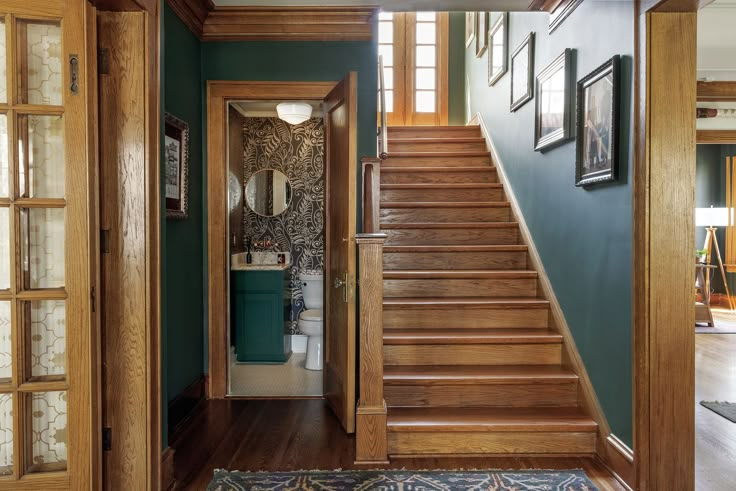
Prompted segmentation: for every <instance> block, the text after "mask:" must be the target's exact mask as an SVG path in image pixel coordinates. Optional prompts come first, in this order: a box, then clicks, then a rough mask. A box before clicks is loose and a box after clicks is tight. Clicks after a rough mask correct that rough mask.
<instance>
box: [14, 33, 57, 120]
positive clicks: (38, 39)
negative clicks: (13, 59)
mask: <svg viewBox="0 0 736 491" xmlns="http://www.w3.org/2000/svg"><path fill="white" fill-rule="evenodd" d="M18 38H19V39H18V43H19V47H20V50H19V51H20V53H21V55H25V59H24V60H22V61H24V62H25V63H20V64H19V66H20V67H21V68H20V69H21V70H22V72H21V73H20V74H19V81H20V83H19V85H20V88H21V91H20V96H21V100H22V102H25V103H27V104H52V105H57V106H60V105H61V85H62V62H61V26H60V25H59V24H58V23H54V22H38V21H20V22H18ZM24 65H25V69H24V68H23V66H24Z"/></svg>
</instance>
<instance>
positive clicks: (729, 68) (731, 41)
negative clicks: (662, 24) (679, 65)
mask: <svg viewBox="0 0 736 491" xmlns="http://www.w3.org/2000/svg"><path fill="white" fill-rule="evenodd" d="M698 78H699V79H712V80H736V0H716V1H715V2H713V3H712V4H710V5H708V6H707V7H705V8H704V9H702V10H700V12H699V13H698Z"/></svg>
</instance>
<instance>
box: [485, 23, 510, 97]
mask: <svg viewBox="0 0 736 491" xmlns="http://www.w3.org/2000/svg"><path fill="white" fill-rule="evenodd" d="M508 69H509V21H508V14H507V13H506V12H504V13H502V14H501V17H499V18H498V19H496V22H495V23H494V24H493V27H491V30H490V31H489V32H488V85H489V86H493V85H495V83H496V82H498V80H499V79H500V78H501V77H503V75H504V74H505V73H506V72H507V71H508Z"/></svg>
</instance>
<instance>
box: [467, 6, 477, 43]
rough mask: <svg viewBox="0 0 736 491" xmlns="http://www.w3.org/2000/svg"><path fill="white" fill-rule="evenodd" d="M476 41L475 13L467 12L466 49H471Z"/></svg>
mask: <svg viewBox="0 0 736 491" xmlns="http://www.w3.org/2000/svg"><path fill="white" fill-rule="evenodd" d="M474 39H475V12H465V47H466V48H469V47H470V45H471V44H473V40H474Z"/></svg>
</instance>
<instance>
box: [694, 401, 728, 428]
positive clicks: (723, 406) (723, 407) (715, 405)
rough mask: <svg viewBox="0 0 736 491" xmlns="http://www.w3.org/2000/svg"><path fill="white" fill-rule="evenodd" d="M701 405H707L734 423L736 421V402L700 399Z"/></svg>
mask: <svg viewBox="0 0 736 491" xmlns="http://www.w3.org/2000/svg"><path fill="white" fill-rule="evenodd" d="M700 405H701V406H703V407H707V408H708V409H710V410H711V411H713V412H714V413H716V414H718V415H719V416H723V417H724V418H726V419H727V420H729V421H731V422H732V423H736V404H734V403H733V402H718V401H700Z"/></svg>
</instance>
